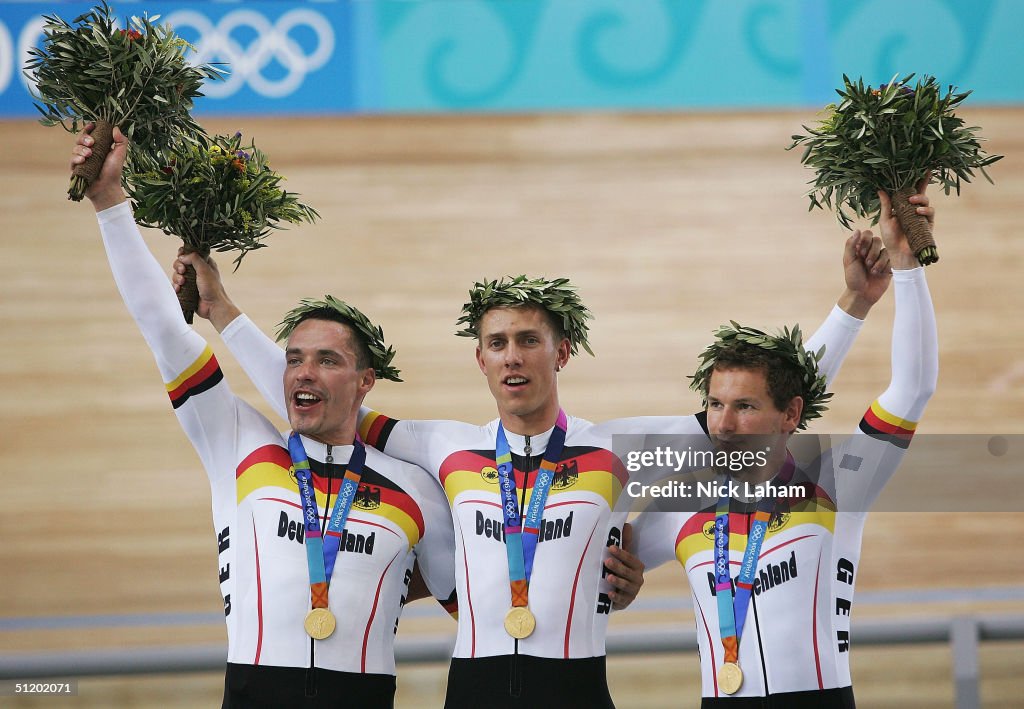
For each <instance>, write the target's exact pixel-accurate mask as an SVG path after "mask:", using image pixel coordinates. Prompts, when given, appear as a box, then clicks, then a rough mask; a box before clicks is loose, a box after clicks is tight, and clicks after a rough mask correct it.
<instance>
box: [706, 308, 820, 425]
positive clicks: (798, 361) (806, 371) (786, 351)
mask: <svg viewBox="0 0 1024 709" xmlns="http://www.w3.org/2000/svg"><path fill="white" fill-rule="evenodd" d="M736 343H743V344H745V345H750V346H751V347H758V348H760V349H762V350H765V351H767V352H771V353H772V354H774V355H776V356H778V357H779V358H780V359H782V361H783V362H785V363H786V364H788V365H791V366H793V367H795V368H796V369H798V370H799V371H800V372H801V375H802V384H803V386H802V392H801V394H800V396H801V397H802V398H803V400H804V408H803V412H802V414H801V416H800V423H799V424H797V430H803V429H805V428H807V422H808V421H811V420H813V419H816V418H820V417H821V414H822V412H824V411H826V410H827V409H828V407H827V406H825V402H827V401H828V400H829V399H831V398H832V393H831V392H829V391H826V382H825V375H824V374H821V372H820V371H819V369H818V363H819V362H820V361H821V358H822V356H824V354H825V347H824V345H823V346H822V347H821V349H819V350H818V351H817V352H809V351H807V350H806V349H805V348H804V342H803V335H802V334H801V332H800V326H799V325H794V326H793V329H792V330H790V329H789V328H788V327H787V328H783V329H782V331H781V332H777V333H776V334H774V335H770V334H768V333H766V332H762V331H761V330H757V329H755V328H752V327H746V326H744V325H740V324H739V323H737V322H735V321H734V320H730V321H729V325H722V326H721V327H719V328H718V330H716V331H715V341H714V342H713V343H711V344H710V345H708V347H707V348H706V349H705V350H704V351H703V352H702V353H701V354H700V364H699V365H698V366H697V371H696V372H695V373H694V374H693V376H692V377H690V379H691V380H692V381H691V382H690V388H691V389H693V390H694V391H696V392H697V393H699V394H700V395H701V397H702V398H703V401H704V406H707V403H708V402H707V396H708V386H709V384H710V383H711V372H712V371H713V370H714V368H715V364H716V363H717V361H718V356H719V354H721V352H722V350H724V349H725V348H727V347H729V346H732V345H735V344H736Z"/></svg>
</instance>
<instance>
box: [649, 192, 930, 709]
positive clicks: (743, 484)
mask: <svg viewBox="0 0 1024 709" xmlns="http://www.w3.org/2000/svg"><path fill="white" fill-rule="evenodd" d="M925 184H926V183H925V182H922V183H920V184H919V185H918V192H917V194H916V195H914V196H912V197H911V198H910V200H911V203H912V204H913V205H914V208H915V209H916V211H917V213H918V214H920V215H921V216H922V217H924V218H926V219H927V221H928V224H929V225H931V224H932V223H933V220H934V209H933V208H931V207H930V206H929V205H928V198H927V197H926V196H925V194H924V187H925ZM879 197H880V201H881V205H882V213H881V217H880V224H881V231H882V240H883V242H884V244H885V248H886V251H887V253H888V256H889V262H890V264H891V267H892V280H893V282H894V291H895V298H896V310H895V317H894V322H893V337H892V379H891V381H890V383H889V387H888V388H887V389H886V390H885V391H884V392H883V393H882V394H881V395H880V396H879V397H878V399H876V400H875V402H874V403H872V404H871V406H870V407H869V408H868V410H867V413H865V414H864V417H863V418H862V419H861V421H860V424H859V427H858V429H857V430H856V431H855V433H854V435H852V436H851V437H849V438H848V439H847V440H845V441H843V442H842V443H839V444H838V445H836V446H835V447H834V448H832V449H831V450H828V451H826V452H825V453H824V454H823V455H822V456H821V457H819V458H818V459H817V460H816V461H815V462H814V463H812V464H811V465H809V466H804V465H802V464H798V463H797V462H796V461H795V459H794V457H793V455H792V453H790V451H788V450H787V444H788V443H789V442H790V440H789V439H790V436H791V435H792V434H793V432H794V431H796V430H797V429H801V428H803V427H804V426H805V424H806V422H807V420H808V419H809V418H814V417H816V416H818V415H820V412H821V411H822V410H823V409H824V406H823V401H824V400H826V399H827V398H828V397H829V396H830V395H829V394H827V393H826V382H825V377H824V375H823V374H822V373H821V372H820V371H819V366H818V362H817V359H816V358H815V357H808V356H804V353H803V352H802V343H801V342H800V338H799V331H798V330H796V331H794V335H791V334H790V333H789V331H786V332H785V334H784V335H782V336H771V335H767V334H766V333H763V332H760V331H758V330H753V329H752V328H745V327H740V326H737V325H736V324H735V323H734V324H733V326H732V327H723V328H721V329H720V330H719V331H718V332H717V333H716V342H715V343H714V344H712V345H711V346H710V347H709V348H708V349H707V350H706V351H705V352H704V354H703V356H702V364H701V367H700V368H699V369H698V370H697V374H696V375H695V376H694V378H693V379H694V381H693V387H694V388H695V389H696V390H698V391H699V392H700V393H701V394H702V395H703V397H704V400H705V405H706V413H707V427H708V431H709V433H710V435H711V438H712V441H713V442H714V444H715V447H716V451H719V452H721V453H727V454H730V455H735V454H749V457H748V460H750V461H751V462H750V464H749V465H746V466H743V467H742V469H741V470H739V471H737V470H735V469H734V470H731V471H728V470H718V471H716V472H717V473H718V475H717V477H716V483H717V490H718V492H709V493H708V494H707V495H706V496H705V502H704V504H703V505H701V507H702V509H701V510H700V511H699V512H696V513H694V512H684V511H646V512H644V513H642V514H641V515H640V516H639V517H638V518H637V519H636V527H635V536H636V539H637V554H638V556H639V557H640V558H641V559H642V560H643V562H644V563H645V564H646V565H647V566H648V567H652V568H653V567H655V566H658V565H660V564H662V563H664V562H666V561H669V560H670V559H673V558H675V559H677V560H678V561H679V562H680V563H681V564H682V565H683V567H684V568H685V569H686V573H687V577H688V580H689V585H690V589H691V592H692V594H693V602H694V608H695V615H696V619H697V625H698V633H697V637H698V646H699V650H700V660H701V677H702V682H701V685H702V695H703V701H702V704H701V706H702V707H703V708H704V709H713V708H715V707H726V708H735V709H743V708H745V707H750V708H754V707H757V708H758V709H762V708H766V707H767V708H769V709H776V708H777V709H804V708H806V709H831V708H836V709H852V707H854V697H853V688H852V686H851V678H850V665H849V649H850V613H851V608H852V602H853V589H854V581H855V577H856V576H857V574H858V565H859V562H860V543H861V535H862V532H863V528H864V522H865V520H866V517H867V510H868V508H869V507H870V505H871V504H872V503H873V502H874V500H875V499H876V498H877V496H878V495H879V493H880V492H881V490H882V488H883V486H884V485H885V483H886V482H887V481H888V480H889V479H890V477H891V476H892V474H893V473H894V472H895V470H896V467H897V466H898V465H899V463H900V461H901V460H902V458H903V456H904V454H905V453H906V449H907V447H908V446H909V445H910V439H911V436H912V435H913V433H914V430H915V428H916V426H917V422H918V421H919V420H920V418H921V414H922V413H923V411H924V408H925V405H926V404H927V402H928V400H929V398H930V397H931V395H932V392H933V391H934V388H935V383H936V378H937V375H938V354H937V351H938V343H937V339H936V334H935V314H934V310H933V307H932V303H931V298H930V295H929V292H928V286H927V283H926V282H925V277H924V269H923V268H922V267H921V266H920V265H919V264H918V261H917V258H916V257H915V255H914V252H913V250H912V249H911V248H910V246H909V244H908V241H907V238H906V236H905V234H904V232H903V230H902V229H901V227H900V226H899V223H898V222H897V219H896V218H895V216H893V215H892V214H891V206H890V201H889V196H888V195H887V194H886V193H884V192H882V193H880V195H879ZM762 452H763V453H764V455H763V456H762V457H761V458H759V459H755V457H754V455H753V454H756V453H762ZM707 497H710V499H707Z"/></svg>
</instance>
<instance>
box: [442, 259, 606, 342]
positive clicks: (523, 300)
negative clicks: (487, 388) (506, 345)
mask: <svg viewBox="0 0 1024 709" xmlns="http://www.w3.org/2000/svg"><path fill="white" fill-rule="evenodd" d="M525 305H535V306H537V307H540V308H543V309H544V310H546V311H547V312H549V313H551V314H552V315H553V316H555V317H556V318H558V319H559V320H560V321H561V324H562V329H563V330H564V331H565V335H566V337H568V338H569V346H570V353H571V354H573V355H575V354H576V353H577V352H578V350H579V348H580V347H582V348H583V349H584V350H586V351H587V353H588V354H589V355H590V356H591V357H593V356H594V351H593V350H591V349H590V343H589V342H588V341H587V331H588V327H587V320H589V319H591V318H592V317H593V315H592V314H591V312H590V310H588V309H587V306H585V305H584V304H583V301H582V300H581V299H580V297H579V295H578V294H577V293H576V288H575V286H573V285H571V284H570V283H569V279H568V278H556V279H554V280H548V279H546V278H527V277H526V276H525V275H518V276H504V277H502V279H501V280H500V281H497V280H492V281H487V280H484V281H479V282H477V283H474V284H473V287H472V288H471V289H470V290H469V302H468V303H466V304H464V305H463V306H462V316H461V317H460V318H459V319H458V320H457V321H456V322H455V326H456V327H459V326H460V325H462V326H464V327H463V328H462V329H461V330H458V331H457V332H456V333H455V334H456V335H458V336H460V337H475V338H479V337H480V332H479V326H480V319H481V318H482V317H483V316H484V313H486V312H487V311H488V310H490V309H491V308H502V307H505V308H508V307H512V308H516V307H522V306H525Z"/></svg>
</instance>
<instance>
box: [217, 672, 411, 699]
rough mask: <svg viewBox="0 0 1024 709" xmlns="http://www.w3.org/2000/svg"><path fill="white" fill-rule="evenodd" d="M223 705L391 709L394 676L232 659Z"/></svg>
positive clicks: (226, 675) (227, 674)
mask: <svg viewBox="0 0 1024 709" xmlns="http://www.w3.org/2000/svg"><path fill="white" fill-rule="evenodd" d="M309 695H312V696H309ZM222 706H223V707H224V709H258V708H259V709H262V708H265V709H270V707H289V708H290V707H297V708H300V709H328V708H333V709H341V708H345V709H392V708H393V707H394V706H395V676H394V675H371V674H361V673H358V672H335V671H334V670H324V669H320V668H316V669H313V670H309V669H306V668H303V667H269V666H263V665H259V666H257V665H236V664H233V663H230V662H229V663H228V668H227V672H225V674H224V704H223V705H222Z"/></svg>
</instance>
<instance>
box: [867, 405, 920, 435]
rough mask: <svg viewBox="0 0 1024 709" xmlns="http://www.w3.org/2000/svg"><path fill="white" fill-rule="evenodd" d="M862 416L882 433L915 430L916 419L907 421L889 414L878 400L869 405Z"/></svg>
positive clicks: (911, 432)
mask: <svg viewBox="0 0 1024 709" xmlns="http://www.w3.org/2000/svg"><path fill="white" fill-rule="evenodd" d="M864 418H866V419H868V422H869V423H870V424H871V425H872V426H873V427H875V428H877V429H878V430H880V431H882V432H883V433H892V434H900V433H909V434H913V433H914V431H916V430H917V421H908V420H907V419H903V418H900V417H899V416H895V415H893V414H890V413H889V412H888V411H886V410H885V409H883V408H882V406H881V404H879V403H878V401H875V402H874V403H873V404H871V407H870V408H869V409H868V410H867V413H865V414H864Z"/></svg>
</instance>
